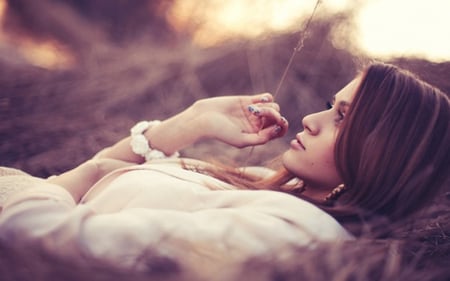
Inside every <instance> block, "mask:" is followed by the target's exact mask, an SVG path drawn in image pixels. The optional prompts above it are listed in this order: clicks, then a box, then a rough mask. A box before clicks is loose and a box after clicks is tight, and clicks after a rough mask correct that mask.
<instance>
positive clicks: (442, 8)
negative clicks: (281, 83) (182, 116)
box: [0, 0, 450, 68]
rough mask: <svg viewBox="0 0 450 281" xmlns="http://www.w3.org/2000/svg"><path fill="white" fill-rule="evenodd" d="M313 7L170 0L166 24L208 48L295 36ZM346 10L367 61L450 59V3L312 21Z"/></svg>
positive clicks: (21, 43)
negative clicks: (228, 41) (273, 36)
mask: <svg viewBox="0 0 450 281" xmlns="http://www.w3.org/2000/svg"><path fill="white" fill-rule="evenodd" d="M315 4H316V0H227V1H223V0H175V2H174V6H173V9H172V10H171V13H169V15H168V19H169V21H170V22H171V23H172V24H173V25H174V27H175V28H176V29H178V30H180V31H183V30H186V28H188V29H190V30H195V31H196V32H194V33H193V36H194V38H193V40H194V42H195V43H197V44H199V45H201V46H211V45H214V44H217V43H220V42H222V41H223V40H226V39H229V38H233V37H245V38H248V37H250V38H252V37H256V36H261V35H264V34H268V33H271V32H286V31H287V32H291V31H299V30H301V29H302V28H303V24H304V22H305V21H304V20H305V19H307V18H308V17H309V16H310V15H311V13H312V11H313V9H314V6H315ZM5 7H6V0H0V20H1V19H2V18H3V13H4V11H5ZM345 10H350V11H353V12H354V13H355V30H354V31H353V32H352V35H353V38H351V40H352V41H353V42H355V44H356V46H358V47H359V48H360V49H361V50H362V51H363V52H365V53H367V54H369V55H370V56H373V57H376V58H381V59H384V58H389V57H392V56H397V57H404V56H406V57H408V56H415V57H423V58H426V59H429V60H432V61H448V60H450V28H449V27H450V17H449V16H448V14H449V12H450V0H427V1H424V0H365V1H364V0H321V1H320V5H319V8H318V11H317V14H316V16H315V19H317V18H320V17H321V16H324V15H329V14H333V13H337V12H339V11H345ZM3 44H9V45H10V46H11V45H12V46H15V47H14V49H17V51H18V52H20V53H21V54H22V55H23V57H24V58H26V59H28V60H29V61H30V62H31V63H34V64H36V65H40V66H43V67H49V68H53V67H64V66H69V65H70V64H71V63H72V62H73V61H72V58H71V56H70V54H69V53H68V52H66V51H65V50H64V48H62V46H59V45H58V43H57V42H52V41H49V40H47V41H43V42H35V41H32V40H30V39H28V38H15V37H14V36H11V35H10V34H9V35H7V34H4V33H3V32H2V31H1V30H0V47H2V46H3ZM341 47H345V46H341Z"/></svg>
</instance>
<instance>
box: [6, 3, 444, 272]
mask: <svg viewBox="0 0 450 281" xmlns="http://www.w3.org/2000/svg"><path fill="white" fill-rule="evenodd" d="M319 2H320V4H319V6H318V7H317V10H316V13H315V15H314V18H313V19H312V21H311V24H310V25H309V26H308V28H307V29H306V25H307V24H306V23H307V22H308V19H309V18H310V16H311V14H312V12H313V10H314V7H315V5H316V3H317V1H316V0H227V1H222V0H133V1H130V0H0V22H1V25H0V166H10V167H15V168H19V169H22V170H24V171H25V172H28V173H30V174H32V175H34V176H40V177H48V176H50V175H53V174H58V173H61V172H63V171H66V170H68V169H70V168H73V167H75V166H76V165H78V164H80V163H81V162H83V161H85V160H87V159H89V158H90V157H92V156H93V155H94V154H95V153H96V152H97V151H99V150H100V149H101V148H103V147H105V146H109V145H111V144H113V143H114V142H116V141H117V140H119V139H121V138H122V137H124V136H126V135H128V133H129V128H130V127H131V126H132V125H133V124H135V123H136V122H137V121H139V120H144V119H147V120H151V119H164V118H166V117H168V116H170V115H173V114H175V113H177V112H179V111H181V110H182V109H184V108H186V107H187V106H189V105H190V104H192V103H193V102H194V101H195V100H197V99H201V98H204V97H210V96H218V95H230V94H251V93H258V92H266V91H267V92H272V93H274V92H275V91H276V89H277V87H278V84H279V82H280V79H281V77H282V74H283V72H284V70H285V68H286V66H287V64H288V61H289V59H290V57H291V55H292V53H293V50H294V48H295V47H296V46H297V44H298V42H299V40H303V42H304V46H303V48H302V49H301V50H300V51H299V52H297V53H296V56H295V58H294V60H293V64H292V66H291V68H290V69H289V71H288V73H287V76H286V79H285V81H284V83H283V84H282V86H281V88H280V91H279V92H278V95H277V96H276V100H277V101H278V102H279V103H280V105H281V108H282V111H283V113H284V115H285V116H286V117H287V118H288V119H289V122H290V132H289V133H288V135H287V136H286V137H285V138H283V139H280V140H275V141H273V142H271V143H270V144H268V145H266V146H264V148H261V147H257V148H255V150H254V151H253V153H250V150H251V149H244V150H238V149H234V148H230V147H226V146H224V145H221V144H218V143H208V142H206V143H200V144H198V145H196V146H194V147H192V148H190V149H187V150H186V151H184V152H183V154H184V155H185V156H189V157H200V158H203V159H208V158H212V157H214V158H216V160H218V159H217V158H219V157H221V156H223V157H227V158H230V159H233V160H234V161H236V162H237V163H238V164H248V165H251V164H261V163H263V162H266V161H268V160H270V159H272V158H273V157H275V156H276V155H278V154H279V153H281V152H282V151H283V150H284V149H286V148H287V146H288V143H289V141H290V139H292V137H293V136H294V135H295V133H296V132H297V131H299V130H301V129H302V128H301V116H303V115H306V114H309V113H311V112H314V111H318V110H322V109H324V108H325V103H326V101H327V100H329V99H330V97H332V95H333V94H335V93H336V92H337V91H338V90H339V89H340V88H341V87H343V86H344V85H345V84H346V83H347V82H348V81H349V80H351V79H352V78H353V77H354V76H355V74H356V73H357V71H358V69H360V68H361V67H362V66H363V65H364V64H365V63H367V62H369V61H371V60H381V61H385V62H391V63H394V64H397V65H399V66H402V67H404V68H407V69H409V70H411V71H413V72H415V73H417V74H418V75H419V76H420V77H421V78H423V79H424V80H426V81H428V82H430V83H432V84H434V85H436V86H437V87H439V88H441V89H442V90H444V91H445V92H446V93H450V79H449V77H450V62H449V61H450V29H449V28H448V27H449V26H450V18H449V17H448V11H450V1H448V0H427V1H422V0H366V1H363V0H360V1H358V0H347V1H346V0H322V1H319ZM247 158H249V159H247ZM449 199H450V192H449V188H448V186H447V187H446V190H444V194H442V196H439V198H437V199H436V202H435V203H434V204H433V206H432V207H431V208H430V210H427V212H425V213H424V214H422V215H421V216H420V217H419V218H416V219H415V220H414V222H412V224H408V225H407V226H405V227H404V228H403V229H401V230H400V231H399V233H398V237H401V238H402V240H401V241H408V243H405V244H404V245H405V246H404V247H401V249H402V250H401V253H400V252H398V251H397V246H396V245H398V244H394V247H393V248H392V247H388V248H387V249H386V250H385V251H384V250H383V251H379V250H377V248H376V247H375V248H372V246H370V245H362V246H361V245H360V244H359V243H355V245H354V246H352V245H349V248H346V249H345V251H343V250H341V249H337V252H336V253H338V254H334V255H333V254H329V253H331V252H330V251H328V250H327V249H324V251H322V252H321V251H318V252H317V255H316V256H314V255H313V256H310V255H307V256H304V253H303V252H302V253H300V255H301V256H302V257H303V259H299V260H298V261H299V263H300V264H298V263H296V264H295V268H297V270H298V268H301V267H298V265H302V266H304V265H305V264H306V265H308V263H305V262H306V261H310V264H311V265H313V266H315V267H312V268H317V270H316V271H313V273H318V272H322V271H323V269H324V268H327V267H326V263H325V262H326V261H321V260H320V259H319V257H323V258H324V260H325V258H326V257H334V258H335V260H337V261H338V262H333V264H334V265H333V266H334V267H333V266H332V267H329V269H330V268H331V269H332V270H331V269H330V270H331V274H329V275H326V274H325V275H326V277H324V278H322V279H317V278H318V276H316V277H317V278H315V280H330V279H331V278H329V277H330V276H334V274H337V272H339V270H341V273H342V274H341V275H339V274H337V275H336V276H341V277H342V276H349V274H350V273H351V272H352V271H357V272H359V273H358V274H359V275H358V276H366V277H367V278H362V279H361V280H368V279H369V277H368V276H372V273H373V272H381V271H382V272H384V273H383V274H384V275H382V276H385V277H386V276H387V275H389V274H391V275H389V276H391V277H392V276H393V277H392V278H380V280H448V275H450V272H449V267H448V261H449V259H450V214H449V212H448V210H449V207H450V200H449ZM394 242H395V241H394ZM395 243H396V242H395ZM402 243H403V242H402ZM351 249H353V250H358V252H357V253H355V252H354V251H353V252H352V250H351ZM393 252H396V253H398V254H399V256H412V257H413V258H412V262H410V263H409V262H406V264H404V263H402V264H400V263H399V262H398V260H396V258H398V256H396V255H394V254H393ZM386 256H388V257H390V258H386ZM371 259H373V260H371ZM393 259H394V262H391V261H392V260H393ZM347 261H348V262H347ZM344 263H345V264H344ZM385 263H386V264H385ZM362 264H363V265H364V266H361V265H362ZM341 265H342V266H341ZM383 266H385V267H384V269H383ZM436 269H437V270H438V271H435V270H436ZM364 270H365V271H364ZM442 270H444V271H442ZM292 272H296V271H295V270H294V271H292ZM349 272H350V273H349ZM436 272H444V273H443V275H441V276H442V277H443V278H442V279H436V278H434V276H435V275H433V274H435V273H436ZM346 274H347V275H346ZM364 274H366V275H364ZM386 274H387V275H386ZM325 275H324V276H325ZM289 280H291V279H289ZM292 280H297V279H296V277H295V276H294V277H293V279H292ZM340 280H355V279H345V278H344V277H342V278H341V279H340Z"/></svg>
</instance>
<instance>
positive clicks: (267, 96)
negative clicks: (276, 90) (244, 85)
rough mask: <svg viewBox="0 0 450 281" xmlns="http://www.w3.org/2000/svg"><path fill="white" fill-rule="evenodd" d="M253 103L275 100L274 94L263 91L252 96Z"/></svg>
mask: <svg viewBox="0 0 450 281" xmlns="http://www.w3.org/2000/svg"><path fill="white" fill-rule="evenodd" d="M250 100H251V103H268V102H273V96H272V95H271V94H270V93H262V94H258V95H254V96H251V97H250Z"/></svg>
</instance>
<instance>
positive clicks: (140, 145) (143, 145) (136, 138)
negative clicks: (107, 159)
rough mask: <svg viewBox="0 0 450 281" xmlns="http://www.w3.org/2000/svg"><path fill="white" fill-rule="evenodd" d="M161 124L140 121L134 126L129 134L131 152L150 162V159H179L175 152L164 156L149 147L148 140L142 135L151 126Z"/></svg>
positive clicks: (157, 121)
mask: <svg viewBox="0 0 450 281" xmlns="http://www.w3.org/2000/svg"><path fill="white" fill-rule="evenodd" d="M160 123H161V121H159V120H154V121H140V122H138V123H137V124H136V125H134V126H133V127H132V128H131V130H130V132H131V141H130V146H131V150H132V151H133V152H134V153H136V154H137V155H140V156H142V157H144V158H145V160H146V161H150V160H152V159H163V158H176V157H179V156H180V154H179V153H178V151H177V152H175V153H173V154H172V155H169V156H168V155H166V154H164V153H163V152H162V151H160V150H157V149H154V148H152V147H151V144H150V142H149V140H147V138H146V137H145V136H144V133H145V132H146V131H147V130H148V129H150V128H151V127H153V126H157V125H159V124H160Z"/></svg>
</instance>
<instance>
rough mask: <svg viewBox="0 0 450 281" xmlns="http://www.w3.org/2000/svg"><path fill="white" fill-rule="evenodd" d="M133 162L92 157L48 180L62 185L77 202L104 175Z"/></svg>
mask: <svg viewBox="0 0 450 281" xmlns="http://www.w3.org/2000/svg"><path fill="white" fill-rule="evenodd" d="M133 164H134V163H129V162H124V161H120V160H115V159H92V160H88V161H86V162H84V163H82V164H81V165H79V166H78V167H76V168H74V169H72V170H70V171H67V172H65V173H63V174H61V175H58V176H53V177H50V178H48V179H47V182H49V183H52V184H57V185H59V186H62V187H63V188H64V189H66V190H67V191H68V192H69V193H70V195H72V197H73V199H74V201H75V202H79V201H80V199H81V197H83V196H84V194H85V193H86V192H87V191H88V190H89V188H90V187H91V186H93V185H94V184H95V183H96V182H97V181H98V180H99V179H101V178H102V177H103V176H104V175H106V174H108V173H109V172H111V171H114V170H116V169H118V168H122V167H127V166H130V165H133Z"/></svg>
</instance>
